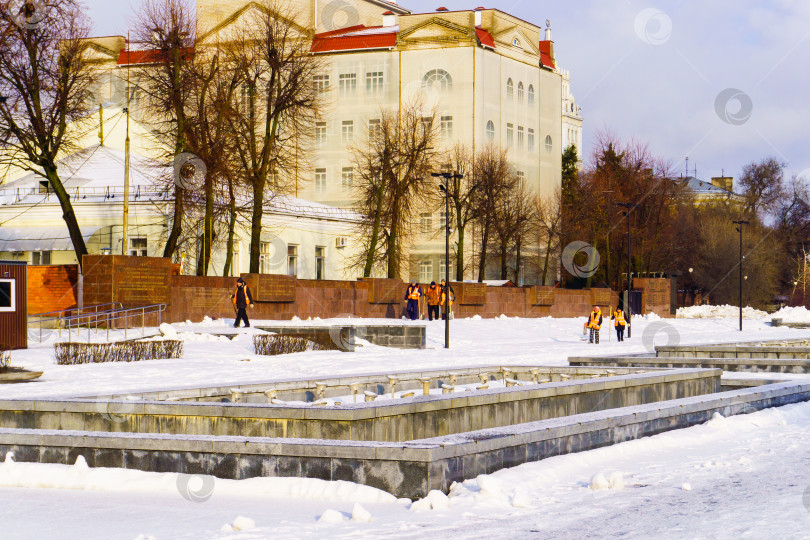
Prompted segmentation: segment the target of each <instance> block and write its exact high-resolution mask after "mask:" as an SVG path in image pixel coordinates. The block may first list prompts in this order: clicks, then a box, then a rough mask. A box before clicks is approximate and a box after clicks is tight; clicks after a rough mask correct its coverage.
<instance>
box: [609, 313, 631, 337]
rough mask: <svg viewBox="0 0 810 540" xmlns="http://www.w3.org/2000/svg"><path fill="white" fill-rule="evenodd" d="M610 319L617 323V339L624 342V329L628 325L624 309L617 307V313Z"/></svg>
mask: <svg viewBox="0 0 810 540" xmlns="http://www.w3.org/2000/svg"><path fill="white" fill-rule="evenodd" d="M610 318H611V319H613V321H615V322H614V323H613V325H614V326H615V327H616V337H617V338H618V339H619V341H624V327H625V325H626V324H627V320H626V319H625V315H624V311H623V310H622V308H620V307H618V306H617V307H616V311H614V312H613V316H612V317H610Z"/></svg>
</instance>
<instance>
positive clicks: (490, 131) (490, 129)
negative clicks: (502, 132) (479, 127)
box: [487, 120, 495, 141]
mask: <svg viewBox="0 0 810 540" xmlns="http://www.w3.org/2000/svg"><path fill="white" fill-rule="evenodd" d="M487 140H490V141H494V140H495V124H493V123H492V120H490V121H489V122H487Z"/></svg>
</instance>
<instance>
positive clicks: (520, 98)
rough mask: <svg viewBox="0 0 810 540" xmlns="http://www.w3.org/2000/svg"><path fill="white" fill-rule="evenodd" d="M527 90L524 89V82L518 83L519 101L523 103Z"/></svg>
mask: <svg viewBox="0 0 810 540" xmlns="http://www.w3.org/2000/svg"><path fill="white" fill-rule="evenodd" d="M525 94H526V92H525V91H524V90H523V82H522V81H521V82H519V83H518V103H523V96H524V95H525Z"/></svg>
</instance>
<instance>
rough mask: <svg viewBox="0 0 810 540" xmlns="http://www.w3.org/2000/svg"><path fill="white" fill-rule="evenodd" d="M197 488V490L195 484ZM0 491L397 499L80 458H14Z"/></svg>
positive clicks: (302, 481)
mask: <svg viewBox="0 0 810 540" xmlns="http://www.w3.org/2000/svg"><path fill="white" fill-rule="evenodd" d="M197 484H199V486H198V485H197ZM0 487H2V488H9V487H23V488H50V489H75V490H88V491H106V492H122V491H125V492H141V493H144V492H146V493H178V492H180V494H181V495H183V496H184V497H186V496H187V495H188V497H186V498H189V497H191V498H189V500H192V499H193V498H195V497H196V498H197V500H206V499H207V498H208V497H211V496H213V497H217V496H229V497H243V496H248V497H251V496H252V497H272V498H284V499H298V500H309V501H328V502H348V503H369V504H374V503H393V502H396V501H397V498H396V497H394V496H393V495H391V494H390V493H387V492H385V491H382V490H381V489H377V488H373V487H370V486H363V485H360V484H355V483H353V482H346V481H342V480H338V481H331V482H330V481H326V480H319V479H316V478H274V477H258V478H248V479H246V480H225V479H221V478H214V477H213V476H205V475H188V474H178V473H155V472H144V471H137V470H131V469H108V468H102V467H99V468H91V467H88V466H87V462H86V461H85V459H84V458H83V457H82V456H79V457H78V458H77V459H76V464H75V465H60V464H53V463H18V462H15V461H14V457H13V453H12V452H9V453H8V454H6V457H5V461H3V462H2V463H0Z"/></svg>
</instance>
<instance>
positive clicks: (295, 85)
mask: <svg viewBox="0 0 810 540" xmlns="http://www.w3.org/2000/svg"><path fill="white" fill-rule="evenodd" d="M257 6H258V9H257V10H254V11H252V12H248V13H247V14H246V15H245V16H244V17H243V20H241V21H240V26H239V27H238V28H235V29H234V30H233V34H232V35H233V37H232V38H229V39H230V41H228V42H227V43H222V44H221V45H220V47H221V48H222V50H223V52H224V53H225V58H226V61H227V62H228V63H229V64H230V65H231V66H232V69H234V70H235V72H236V73H237V80H238V85H239V91H240V96H239V99H236V100H233V102H232V106H231V110H230V114H229V117H228V127H229V130H230V132H231V134H232V135H235V134H238V135H236V136H232V137H231V143H232V149H233V153H234V155H235V158H236V160H237V164H238V174H239V175H240V176H242V177H243V178H244V179H245V181H246V183H247V184H248V185H249V186H250V188H251V194H252V201H251V203H252V213H251V219H250V272H258V271H259V260H260V254H261V234H262V218H263V216H264V213H265V209H266V207H267V206H268V205H269V203H270V201H271V200H272V198H273V197H275V196H276V195H279V194H281V193H284V192H285V191H288V190H289V188H290V184H289V182H290V179H291V178H293V177H294V176H295V175H296V174H297V170H298V167H299V166H300V164H299V161H298V160H299V158H300V156H302V155H306V152H305V150H306V148H307V144H308V142H309V141H311V139H312V130H313V127H314V122H315V118H316V117H317V115H318V109H319V104H320V99H321V98H320V96H319V93H318V91H317V89H316V88H315V86H314V85H313V80H314V76H315V75H316V74H317V73H318V71H319V70H320V69H321V63H320V61H319V59H318V58H317V57H315V56H313V55H311V54H310V48H311V47H310V46H311V42H312V33H311V31H310V30H308V29H306V28H303V27H301V26H300V25H298V24H297V23H295V22H294V21H295V20H296V16H295V13H294V10H293V9H292V7H291V6H290V5H288V4H287V3H277V2H274V1H272V0H268V1H264V2H259V3H258V4H257ZM271 178H273V179H274V181H273V182H270V179H271ZM271 184H272V185H271Z"/></svg>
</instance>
